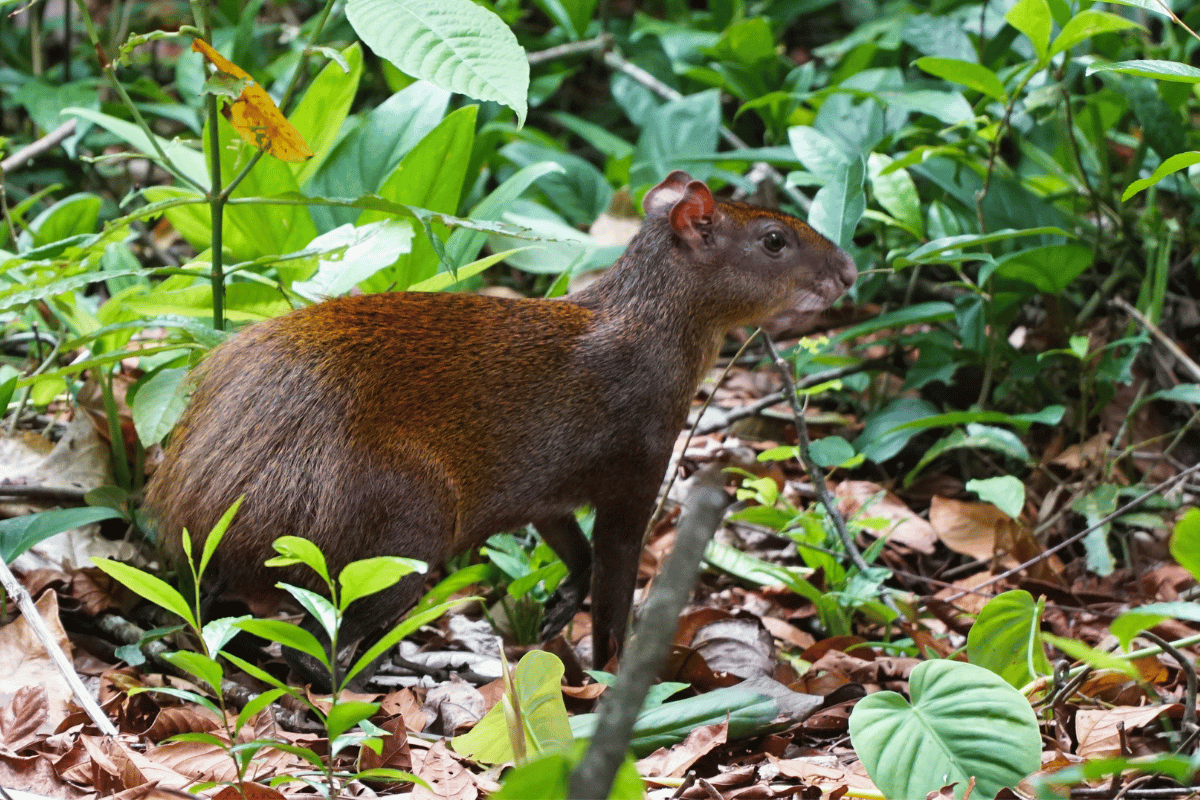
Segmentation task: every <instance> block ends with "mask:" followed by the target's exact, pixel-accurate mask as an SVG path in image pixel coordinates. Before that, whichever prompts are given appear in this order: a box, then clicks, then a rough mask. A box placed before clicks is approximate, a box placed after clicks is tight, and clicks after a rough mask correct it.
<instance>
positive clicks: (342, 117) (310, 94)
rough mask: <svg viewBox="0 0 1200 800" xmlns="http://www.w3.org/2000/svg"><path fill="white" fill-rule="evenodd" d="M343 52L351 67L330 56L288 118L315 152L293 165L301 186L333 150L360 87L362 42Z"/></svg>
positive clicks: (347, 63)
mask: <svg viewBox="0 0 1200 800" xmlns="http://www.w3.org/2000/svg"><path fill="white" fill-rule="evenodd" d="M341 55H342V58H343V59H344V60H345V65H346V67H348V68H349V69H343V68H342V65H341V64H339V63H338V62H337V61H335V60H333V59H330V61H329V63H328V64H326V65H325V66H324V68H322V70H321V72H320V73H319V74H318V75H317V77H316V78H314V79H313V82H312V83H311V84H309V86H308V88H307V89H305V90H304V96H303V97H302V98H300V102H299V103H297V104H296V108H295V110H293V111H292V113H291V116H290V117H289V118H288V121H289V122H291V123H292V124H293V125H295V126H296V130H298V131H299V132H300V135H301V136H303V137H304V141H305V142H307V143H308V146H309V148H310V149H311V150H312V151H313V157H312V158H310V159H308V160H307V161H301V162H300V163H298V164H291V165H290V167H291V170H292V174H293V175H295V176H296V183H297V184H299V185H300V186H303V185H304V184H305V183H307V182H308V179H309V178H311V177H312V176H313V175H315V174H316V172H317V170H319V169H320V168H321V165H322V164H324V163H325V159H327V158H328V157H329V155H330V153H331V152H332V151H333V145H334V143H335V142H336V141H337V140H338V136H339V135H341V133H342V130H343V128H342V123H344V122H345V121H346V115H347V114H348V113H349V112H350V104H351V103H352V102H353V101H354V96H355V94H356V92H357V90H358V84H359V79H360V78H361V77H362V64H363V55H362V45H361V44H359V43H358V42H354V43H353V44H351V45H350V46H349V47H347V48H345V49H344V50H342V51H341Z"/></svg>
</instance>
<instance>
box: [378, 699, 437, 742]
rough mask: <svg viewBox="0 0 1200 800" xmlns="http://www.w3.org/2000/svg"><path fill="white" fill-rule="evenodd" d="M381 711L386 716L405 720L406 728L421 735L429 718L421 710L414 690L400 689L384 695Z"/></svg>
mask: <svg viewBox="0 0 1200 800" xmlns="http://www.w3.org/2000/svg"><path fill="white" fill-rule="evenodd" d="M379 710H380V712H381V713H382V714H383V715H384V716H388V717H395V716H399V717H401V718H403V720H404V727H406V728H408V730H410V731H416V732H418V733H420V732H421V731H423V730H425V724H426V723H427V722H428V721H429V716H428V715H427V714H426V713H425V712H424V711H422V710H421V704H420V703H419V702H418V701H417V696H416V695H415V694H413V691H412V689H399V690H397V691H394V692H389V693H388V694H386V695H384V697H383V699H382V700H381V701H380V702H379Z"/></svg>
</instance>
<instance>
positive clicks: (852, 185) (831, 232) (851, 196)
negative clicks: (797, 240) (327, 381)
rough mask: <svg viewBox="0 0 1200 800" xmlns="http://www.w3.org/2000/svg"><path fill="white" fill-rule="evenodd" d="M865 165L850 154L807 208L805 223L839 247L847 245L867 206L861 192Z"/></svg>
mask: <svg viewBox="0 0 1200 800" xmlns="http://www.w3.org/2000/svg"><path fill="white" fill-rule="evenodd" d="M865 177H866V168H865V166H864V164H863V160H862V158H861V157H855V158H851V159H850V160H849V161H847V162H846V163H845V164H843V165H842V167H841V168H840V169H838V171H837V173H836V174H835V175H834V177H833V180H831V181H830V182H829V183H827V184H825V185H824V186H822V187H821V189H820V191H818V192H817V194H816V196H815V197H814V198H813V203H812V208H810V209H809V211H808V224H809V225H811V226H812V228H813V230H815V231H817V232H818V233H820V234H823V235H824V236H825V237H826V238H828V239H830V240H831V241H833V242H835V243H836V244H837V245H838V246H839V247H847V246H848V245H849V244H850V242H851V240H853V239H854V230H855V229H856V228H857V227H858V221H859V220H860V219H862V215H863V211H864V210H865V209H866V207H867V199H866V197H865V196H864V195H863V179H864V178H865Z"/></svg>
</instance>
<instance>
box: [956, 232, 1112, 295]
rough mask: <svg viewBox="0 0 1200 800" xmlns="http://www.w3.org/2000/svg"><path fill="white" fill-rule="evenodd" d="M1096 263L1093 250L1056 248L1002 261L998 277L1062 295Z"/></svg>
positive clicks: (1026, 252)
mask: <svg viewBox="0 0 1200 800" xmlns="http://www.w3.org/2000/svg"><path fill="white" fill-rule="evenodd" d="M1095 261H1096V251H1095V250H1094V249H1093V248H1091V247H1085V246H1084V245H1081V244H1054V245H1049V246H1047V247H1035V248H1031V249H1029V250H1022V251H1020V252H1017V253H1013V254H1012V255H1008V256H1003V257H1001V258H998V259H996V269H995V272H994V274H996V275H1001V276H1003V277H1005V278H1015V279H1016V280H1019V281H1024V282H1025V283H1028V284H1031V285H1033V286H1035V287H1037V290H1038V291H1039V292H1043V293H1045V294H1062V291H1063V290H1064V289H1066V288H1067V286H1068V285H1069V284H1070V283H1071V281H1073V280H1075V279H1076V278H1077V277H1079V275H1080V274H1081V273H1082V272H1083V271H1084V270H1086V269H1087V268H1089V267H1090V266H1092V264H1094V263H1095ZM980 272H981V273H982V272H983V270H980ZM981 280H982V278H981Z"/></svg>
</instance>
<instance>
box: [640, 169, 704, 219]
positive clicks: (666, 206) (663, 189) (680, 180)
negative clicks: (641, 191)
mask: <svg viewBox="0 0 1200 800" xmlns="http://www.w3.org/2000/svg"><path fill="white" fill-rule="evenodd" d="M691 180H692V176H691V175H688V174H687V173H686V172H684V171H683V170H681V169H677V170H675V171H674V172H672V173H671V174H670V175H668V176H667V177H665V178H663V180H662V183H660V184H659V185H658V186H655V187H654V188H653V189H651V190H650V191H648V192H646V197H645V199H643V200H642V209H643V210H645V212H646V216H647V217H665V216H666V215H667V214H668V213H669V212H670V211H671V209H672V208H674V206H675V204H676V203H678V202H679V200H680V198H682V197H683V194H684V190H685V189H687V185H688V183H689V182H690V181H691Z"/></svg>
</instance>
